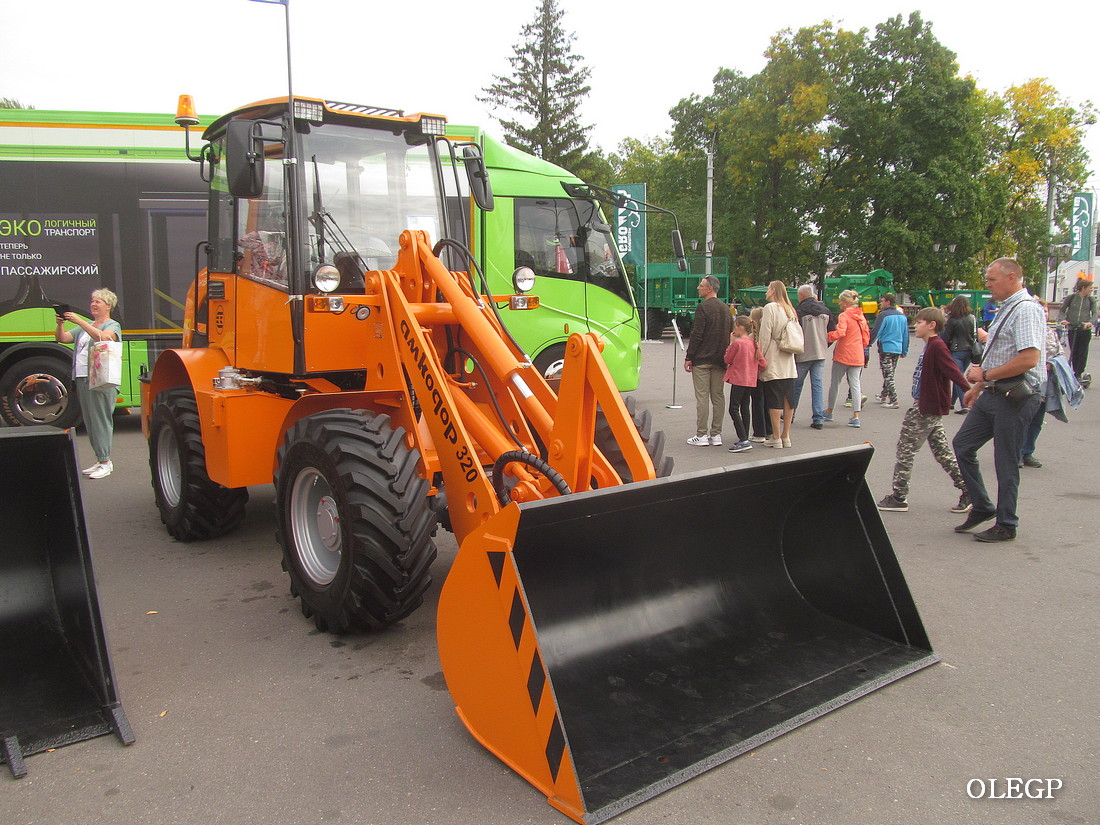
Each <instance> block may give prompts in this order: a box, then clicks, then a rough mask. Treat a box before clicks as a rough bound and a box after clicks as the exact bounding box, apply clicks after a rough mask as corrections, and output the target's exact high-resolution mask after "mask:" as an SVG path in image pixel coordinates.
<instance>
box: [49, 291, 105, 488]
mask: <svg viewBox="0 0 1100 825" xmlns="http://www.w3.org/2000/svg"><path fill="white" fill-rule="evenodd" d="M117 304H118V296H117V295H115V293H113V292H111V290H109V289H97V290H96V291H95V292H93V293H92V302H91V304H90V305H89V309H90V310H91V313H92V320H91V321H86V320H85V319H83V318H81V317H80V316H79V315H77V314H76V313H75V312H66V313H65V314H64V316H61V315H58V316H57V328H56V329H55V330H54V339H55V340H56V341H58V342H59V343H62V344H74V346H73V379H74V383H75V384H76V395H77V398H79V399H80V409H81V412H82V413H83V415H84V425H85V426H86V427H87V428H88V440H89V441H90V442H91V445H92V451H93V452H94V453H95V456H96V463H95V464H93V465H92V466H91V467H88V468H87V469H85V470H82V471H81V472H83V473H84V475H86V476H88V478H105V477H106V476H109V475H110V474H111V473H112V472H113V471H114V465H113V464H112V463H111V439H112V436H113V435H114V421H113V419H112V416H113V415H114V411H115V400H116V399H117V398H118V384H117V383H116V384H111V383H105V384H100V385H99V386H97V387H96V388H95V389H94V390H93V389H91V388H90V387H89V386H88V371H89V370H88V368H89V364H90V363H91V360H92V350H93V347H94V345H95V344H97V343H98V342H100V341H119V342H121V341H122V326H121V325H120V324H119V323H118V321H115V320H113V319H112V318H111V310H112V309H114V308H115V306H116V305H117ZM66 321H70V322H72V323H74V324H76V325H77V329H75V330H67V329H65V328H64V327H63V325H64V323H65V322H66ZM104 355H106V354H104Z"/></svg>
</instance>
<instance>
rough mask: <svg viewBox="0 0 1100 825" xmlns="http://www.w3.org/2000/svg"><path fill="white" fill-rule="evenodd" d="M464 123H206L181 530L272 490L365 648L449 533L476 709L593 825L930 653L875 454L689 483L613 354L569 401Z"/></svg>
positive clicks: (161, 388)
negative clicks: (512, 262) (895, 546)
mask: <svg viewBox="0 0 1100 825" xmlns="http://www.w3.org/2000/svg"><path fill="white" fill-rule="evenodd" d="M177 121H178V122H179V123H181V125H184V126H185V127H186V126H188V125H193V124H194V117H193V115H192V114H191V113H190V112H189V111H188V110H186V108H181V113H180V116H179V117H178V118H177ZM443 127H444V120H443V119H442V118H440V117H436V116H432V115H424V114H418V115H405V114H403V113H401V112H399V111H395V110H386V109H379V108H376V107H367V106H358V105H351V104H345V103H335V102H331V101H324V100H315V99H306V98H299V97H296V98H294V100H293V101H291V102H290V105H288V100H287V99H280V100H269V101H264V102H260V103H256V104H253V105H250V106H246V107H243V108H241V109H238V110H236V111H234V112H232V113H230V114H228V115H226V116H224V117H222V118H220V119H219V120H217V121H216V122H214V123H213V124H212V125H211V126H210V127H208V129H207V130H206V132H205V134H204V138H205V141H206V142H205V144H204V146H203V148H202V149H201V151H200V152H199V153H198V154H197V156H195V159H197V160H199V161H200V163H201V168H202V174H203V176H204V179H206V180H208V181H209V183H210V237H209V239H208V241H207V243H206V244H205V245H204V247H203V250H202V251H203V252H205V255H206V267H205V268H204V269H202V270H201V271H200V272H199V273H198V274H197V276H196V279H195V283H194V285H193V286H192V288H191V290H190V294H189V295H188V299H187V326H186V329H185V346H184V347H183V348H181V349H179V350H172V351H168V352H165V353H163V354H162V355H161V356H160V358H159V359H158V360H157V362H156V364H155V365H154V368H153V370H152V371H151V374H150V375H149V377H148V381H147V382H146V383H145V384H144V386H143V423H144V426H145V432H146V434H147V436H148V439H149V455H150V467H151V471H152V480H153V488H154V492H155V496H156V502H157V506H158V508H159V509H160V514H161V518H162V520H163V521H164V523H165V525H166V527H167V528H168V531H169V532H170V533H171V534H172V535H173V536H176V537H177V538H179V539H181V540H184V541H188V540H194V539H203V538H210V537H213V536H218V535H221V534H223V533H225V532H226V531H228V530H230V529H232V528H233V527H234V526H236V524H237V523H238V522H239V521H240V520H241V517H242V515H243V512H244V507H245V505H246V501H247V488H248V487H249V486H251V485H255V484H265V483H268V482H270V481H271V480H272V479H274V484H275V490H276V513H277V519H278V540H279V543H280V544H281V546H282V552H283V564H284V567H285V569H286V571H287V574H288V575H289V577H290V586H291V589H292V592H293V593H294V594H295V595H296V596H297V597H298V598H299V599H300V601H301V606H302V611H303V613H304V614H305V615H306V616H307V617H310V618H312V619H313V620H314V622H316V625H317V627H318V628H321V629H327V630H330V631H333V632H343V631H345V630H351V629H362V628H367V629H371V628H381V627H384V626H386V625H388V624H391V623H393V622H396V621H398V620H400V619H401V618H402V617H404V616H407V615H408V614H409V613H410V612H411V611H413V610H414V609H415V608H416V607H417V606H418V605H419V604H420V603H421V601H422V597H423V594H424V592H425V590H426V588H428V587H429V585H430V581H431V580H430V567H431V563H432V561H433V559H434V557H435V549H434V545H433V543H432V535H433V532H434V530H435V526H436V523H437V521H440V522H442V523H443V524H444V525H445V526H446V527H447V528H448V529H450V530H452V531H453V532H454V534H455V536H456V538H457V539H458V542H459V550H458V554H457V556H456V559H455V562H454V564H453V567H452V569H451V571H450V573H449V574H448V576H447V579H446V582H445V583H444V585H443V589H442V593H441V595H440V606H439V616H438V634H437V635H438V643H439V652H440V659H441V662H442V666H443V672H444V675H445V677H446V680H447V684H448V688H449V690H450V692H451V694H452V697H453V698H454V700H455V703H456V706H457V711H458V714H459V716H460V717H461V719H462V721H463V723H464V724H465V725H466V726H467V728H468V729H469V730H470V732H471V733H472V734H473V736H474V737H476V738H477V739H478V741H480V742H481V743H483V744H484V745H485V747H486V748H488V749H489V750H490V751H492V752H493V753H494V754H496V755H497V756H498V757H499V758H500V759H502V760H503V761H504V762H505V763H507V764H508V765H509V766H511V767H512V768H513V769H514V770H516V771H517V772H518V773H519V774H521V775H522V776H523V777H525V778H526V779H527V780H528V781H529V782H531V783H532V784H533V785H535V786H536V787H537V788H538V789H539V790H540V791H542V792H543V793H544V794H545V795H546V796H547V798H548V800H549V801H550V803H551V804H552V805H554V806H555V807H557V808H558V809H560V810H561V811H562V812H563V813H565V814H566V815H568V816H569V817H571V818H573V819H575V820H576V821H578V822H600V821H603V820H605V819H608V818H610V817H611V816H614V815H615V814H616V813H618V812H620V811H622V810H625V809H627V808H629V807H631V806H633V805H636V804H638V803H639V802H642V801H644V800H645V799H647V798H649V797H651V796H653V795H654V794H656V793H659V792H661V791H663V790H665V789H667V788H670V787H672V786H674V785H676V784H677V783H679V782H682V781H684V780H686V779H687V778H689V777H691V776H693V775H695V774H697V773H699V772H700V771H702V770H705V769H706V768H708V767H711V766H713V765H716V764H718V763H720V762H722V761H724V760H726V759H729V758H731V757H733V756H735V755H737V754H738V753H741V752H743V751H745V750H747V749H748V748H752V747H755V746H757V745H758V744H760V743H761V742H764V741H767V740H768V739H771V738H774V737H776V736H778V735H780V734H781V733H783V732H785V731H786V730H789V729H790V728H792V727H794V726H796V725H799V724H801V723H803V722H806V721H809V720H811V719H813V718H815V717H816V716H819V715H821V714H822V713H825V712H827V711H828V710H830V709H832V708H835V707H837V706H838V705H840V704H842V703H844V702H846V701H850V700H852V699H855V698H857V697H858V696H861V695H863V694H865V693H867V692H869V691H871V690H873V689H875V688H877V687H879V686H881V685H883V684H886V683H888V682H890V681H893V680H895V679H898V678H900V677H901V676H903V675H905V674H907V673H910V672H912V671H914V670H916V669H919V668H921V667H924V666H926V665H928V664H930V663H932V662H933V661H935V656H934V654H933V653H932V651H931V648H930V645H929V643H928V639H927V636H926V635H925V632H924V630H923V627H922V625H921V621H920V617H919V616H918V614H917V611H916V608H915V606H914V604H913V601H912V599H911V597H910V596H909V593H908V590H907V587H906V584H905V581H904V579H903V578H902V575H901V571H900V570H899V569H898V565H897V561H896V559H895V557H894V554H893V551H892V549H891V547H890V544H889V541H888V539H887V536H886V533H885V530H884V529H883V527H882V523H881V521H880V520H879V518H878V513H877V510H876V509H875V506H874V501H873V499H872V498H871V496H870V493H869V492H868V490H867V487H866V484H865V482H864V473H865V470H866V466H867V463H868V461H869V460H870V448H869V447H863V448H855V449H852V450H844V451H838V452H830V453H819V454H815V455H812V456H799V457H797V458H792V459H783V460H776V461H770V462H759V463H756V464H751V465H747V466H743V467H741V468H739V469H737V470H716V471H713V472H708V473H702V474H698V475H690V476H681V477H670V472H671V461H670V459H667V458H666V457H665V456H664V440H663V435H662V434H661V433H658V432H653V431H652V430H651V425H650V421H649V419H648V417H647V415H646V414H644V413H639V412H636V411H634V410H633V409H632V407H631V406H630V404H629V402H627V401H624V399H623V398H622V397H621V396H620V395H619V393H618V392H617V391H616V390H615V387H614V384H613V383H612V381H611V379H610V377H609V375H608V372H607V369H606V367H605V366H604V363H603V361H602V359H601V356H600V341H599V340H597V339H596V338H595V337H594V336H592V335H590V334H585V335H580V334H574V335H573V336H572V337H571V338H570V339H569V342H568V346H567V348H566V353H565V357H564V369H563V371H562V376H561V382H560V386H559V387H558V389H557V392H554V391H553V390H551V389H550V387H549V386H548V385H547V384H546V382H545V381H544V380H543V378H542V377H541V375H540V374H539V371H538V370H536V369H535V368H533V366H532V365H531V363H530V361H529V359H528V358H527V356H526V355H525V353H524V352H522V351H521V350H520V348H519V347H518V346H517V345H516V344H515V343H514V342H513V341H512V339H511V338H510V337H509V335H508V333H507V331H506V329H505V327H504V325H503V324H502V322H501V319H500V314H499V309H500V308H504V307H507V308H509V311H512V310H516V311H522V308H523V307H525V306H533V305H535V303H536V302H537V297H536V295H535V293H533V292H532V291H531V287H532V284H531V273H530V270H525V269H524V268H522V267H521V268H519V269H517V272H516V276H515V278H514V284H515V286H516V290H515V293H514V294H511V295H491V294H489V293H488V290H487V288H486V287H485V280H484V278H483V277H482V276H481V273H479V272H478V271H477V266H476V264H475V263H474V262H473V261H472V256H471V255H470V254H469V252H468V251H467V247H466V243H468V241H469V238H470V233H471V231H474V230H476V222H473V223H474V227H473V230H472V229H471V226H470V224H471V223H472V222H471V221H470V217H471V215H476V214H477V212H476V211H475V210H474V208H473V204H471V203H470V202H469V198H470V197H472V199H473V201H474V203H476V205H477V208H478V209H480V210H485V209H489V208H491V207H492V192H491V187H490V185H489V181H488V178H487V175H486V172H485V167H484V163H483V162H482V160H481V157H480V154H479V152H478V150H477V147H475V146H456V145H453V144H451V143H448V142H447V141H446V140H445V139H443V138H442V134H443ZM188 152H189V153H190V148H189V149H188ZM462 192H469V196H460V194H459V193H462ZM433 239H437V241H436V243H435V245H434V246H433V244H432V242H433Z"/></svg>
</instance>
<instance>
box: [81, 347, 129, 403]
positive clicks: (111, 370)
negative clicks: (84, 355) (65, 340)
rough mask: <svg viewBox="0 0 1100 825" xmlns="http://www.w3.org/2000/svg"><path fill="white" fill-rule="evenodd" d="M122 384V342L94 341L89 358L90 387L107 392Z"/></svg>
mask: <svg viewBox="0 0 1100 825" xmlns="http://www.w3.org/2000/svg"><path fill="white" fill-rule="evenodd" d="M121 383H122V342H121V341H94V342H92V349H91V353H90V355H89V357H88V387H89V388H91V389H93V390H97V389H98V390H103V391H104V392H106V391H107V389H108V387H112V388H114V387H118V386H119V385H120V384H121Z"/></svg>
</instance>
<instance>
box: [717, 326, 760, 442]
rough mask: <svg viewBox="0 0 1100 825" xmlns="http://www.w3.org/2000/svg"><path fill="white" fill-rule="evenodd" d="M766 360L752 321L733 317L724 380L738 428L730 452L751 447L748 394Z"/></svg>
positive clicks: (734, 423) (731, 416)
mask: <svg viewBox="0 0 1100 825" xmlns="http://www.w3.org/2000/svg"><path fill="white" fill-rule="evenodd" d="M767 365H768V362H767V361H765V360H764V355H763V354H762V353H761V352H760V347H758V346H757V344H756V338H755V337H754V336H753V323H752V321H751V320H750V319H749V317H748V316H747V315H738V316H737V317H736V318H734V319H733V336H732V337H731V339H730V345H729V347H728V348H727V349H726V374H725V376H724V378H725V382H726V383H727V384H729V385H730V418H732V419H733V427H734V429H735V430H736V431H737V441H736V442H734V444H733V446H732V447H730V448H729V452H731V453H743V452H745V450H751V449H752V442H750V441H749V430H748V427H747V426H746V422H747V421H748V420H749V395H750V393H751V391H752V388H753V387H755V386H756V380H757V376H758V375H759V374H760V370H762V369H764V368H765V367H767Z"/></svg>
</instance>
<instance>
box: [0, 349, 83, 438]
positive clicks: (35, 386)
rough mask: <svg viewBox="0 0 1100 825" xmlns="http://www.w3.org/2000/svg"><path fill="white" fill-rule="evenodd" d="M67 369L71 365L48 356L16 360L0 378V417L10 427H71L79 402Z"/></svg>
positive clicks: (77, 420) (77, 412) (78, 418)
mask: <svg viewBox="0 0 1100 825" xmlns="http://www.w3.org/2000/svg"><path fill="white" fill-rule="evenodd" d="M70 372H71V364H69V363H67V362H65V361H62V360H61V359H60V358H51V357H50V356H48V355H40V356H36V357H34V358H27V359H26V360H21V361H18V362H16V363H15V364H13V365H12V366H11V367H9V368H8V369H7V370H6V371H5V372H4V375H3V377H2V378H0V416H2V417H3V419H4V421H5V423H7V424H8V425H9V426H12V427H27V426H31V425H33V424H49V425H51V426H54V427H61V428H62V429H64V428H66V427H75V426H76V425H77V424H79V423H80V403H79V402H78V401H77V398H76V388H75V387H74V386H73V380H72V378H71V377H70Z"/></svg>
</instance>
